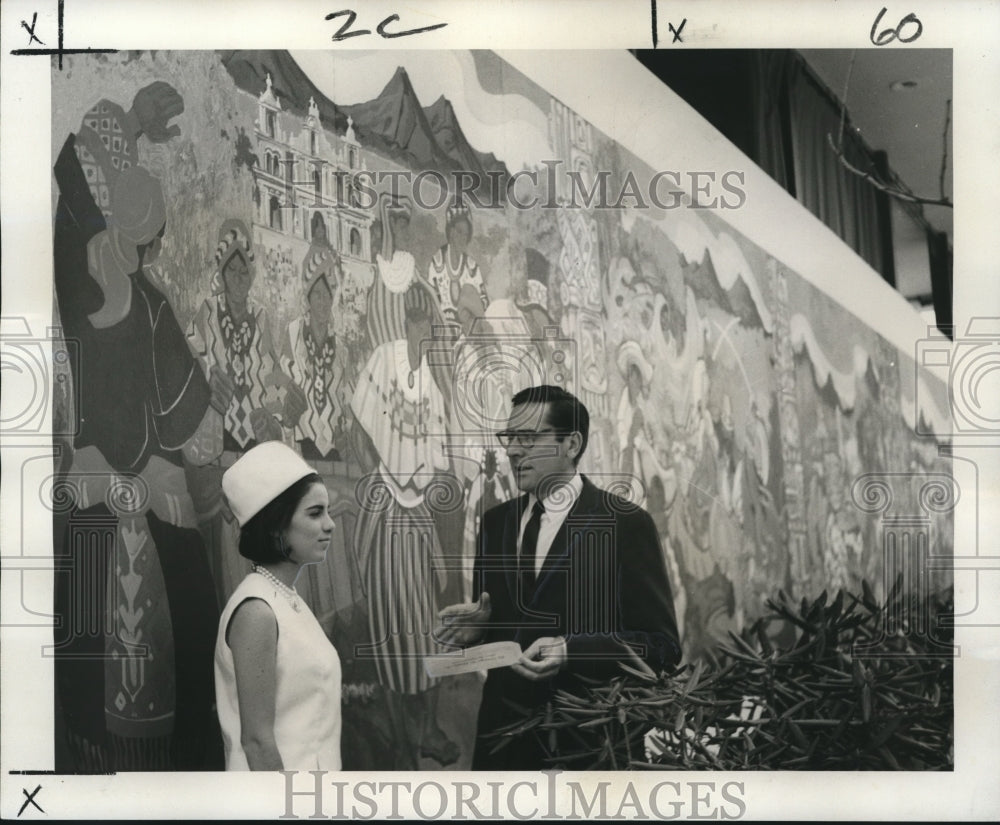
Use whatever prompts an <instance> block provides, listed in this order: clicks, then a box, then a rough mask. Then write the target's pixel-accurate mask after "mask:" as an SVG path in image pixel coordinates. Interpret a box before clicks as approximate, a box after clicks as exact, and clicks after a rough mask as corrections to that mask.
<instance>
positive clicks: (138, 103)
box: [129, 80, 184, 143]
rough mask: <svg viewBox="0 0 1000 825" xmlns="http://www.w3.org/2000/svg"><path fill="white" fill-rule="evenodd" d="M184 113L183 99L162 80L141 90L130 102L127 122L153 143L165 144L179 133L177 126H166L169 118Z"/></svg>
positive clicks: (179, 128) (179, 129)
mask: <svg viewBox="0 0 1000 825" xmlns="http://www.w3.org/2000/svg"><path fill="white" fill-rule="evenodd" d="M183 111H184V99H183V98H182V97H181V96H180V94H178V92H177V90H176V89H175V88H174V87H173V86H171V85H170V84H169V83H167V82H165V81H163V80H157V81H155V82H153V83H150V84H149V85H148V86H144V87H143V88H141V89H140V90H139V91H138V92H137V93H136V96H135V99H134V100H133V101H132V110H131V111H130V112H129V120H131V121H132V122H133V123H134V124H136V125H137V126H138V128H139V134H142V135H145V136H146V137H147V138H149V140H151V141H152V142H153V143H166V142H167V141H168V140H170V138H173V137H177V136H179V135H180V133H181V127H180V126H178V125H177V124H174V125H173V126H168V125H167V122H168V121H169V120H170V118H172V117H175V116H176V115H179V114H180V113H181V112H183Z"/></svg>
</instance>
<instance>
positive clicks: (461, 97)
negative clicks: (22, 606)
mask: <svg viewBox="0 0 1000 825" xmlns="http://www.w3.org/2000/svg"><path fill="white" fill-rule="evenodd" d="M298 59H299V60H301V65H300V63H299V62H297V59H294V58H293V57H292V56H291V55H289V54H288V53H285V52H218V53H209V52H185V53H164V52H156V53H149V54H147V53H143V54H135V53H129V54H116V55H98V56H93V57H87V58H70V59H68V60H67V69H66V71H64V72H62V73H55V72H54V73H53V93H52V101H53V130H52V134H53V142H54V145H53V158H54V178H53V187H54V197H55V198H56V199H57V207H56V215H55V293H56V308H57V319H56V320H57V321H58V322H59V323H61V324H62V327H63V330H64V332H65V334H66V335H67V336H71V337H73V338H75V339H76V340H78V341H80V342H81V345H80V352H81V357H80V359H79V364H77V363H76V362H73V364H74V369H75V370H76V371H74V372H73V374H72V375H71V376H70V378H71V381H72V382H73V384H74V386H75V387H76V389H77V392H75V393H72V392H71V393H68V394H66V395H64V396H60V398H61V399H62V401H61V403H60V404H59V405H58V409H56V411H55V414H56V415H57V416H61V417H64V418H66V419H69V420H72V421H74V422H75V427H71V428H69V429H68V431H75V433H76V435H75V436H74V437H73V439H72V443H69V442H67V443H65V444H62V445H60V446H62V447H63V448H64V450H65V452H64V455H65V456H67V458H66V460H65V461H64V462H63V466H62V467H61V472H62V474H63V478H64V482H65V489H66V490H67V491H68V492H67V495H66V497H65V502H66V506H64V507H60V508H57V509H56V513H55V517H54V533H53V535H54V541H55V543H56V552H57V554H61V555H62V556H64V557H66V565H65V572H64V573H63V574H60V575H58V576H57V577H56V579H57V584H56V594H55V595H56V613H57V615H62V616H65V617H69V615H70V614H71V613H72V612H73V611H78V613H77V614H75V615H83V616H84V618H83V619H80V620H74V621H67V622H65V623H64V624H63V631H62V633H63V638H59V637H58V634H57V656H56V688H57V696H56V707H57V738H58V743H57V759H58V764H59V765H61V768H62V769H65V770H68V771H94V770H153V769H197V768H203V769H218V768H221V767H222V762H221V759H222V757H221V743H220V742H219V740H218V730H217V725H216V723H215V719H214V710H213V708H212V682H211V679H212V669H211V659H212V644H213V643H214V638H215V632H214V626H215V623H217V620H218V615H219V608H220V605H222V604H224V603H225V600H226V599H227V598H228V596H229V595H230V594H231V593H232V590H233V589H234V587H235V586H236V584H237V583H238V582H239V581H240V579H241V578H242V576H243V575H244V572H245V566H244V561H245V560H244V559H242V557H240V556H239V554H238V552H237V549H236V542H237V538H238V530H237V527H236V523H235V520H234V519H233V517H232V514H231V513H230V512H229V511H228V508H227V506H226V504H225V501H224V500H223V498H222V496H221V484H220V479H221V475H222V473H223V472H224V471H225V469H226V468H228V467H229V466H231V465H232V463H233V462H234V461H235V460H236V459H237V458H238V457H239V456H240V455H241V454H242V453H243V452H245V451H246V450H247V449H249V448H250V447H251V446H253V445H254V444H256V443H258V442H260V441H264V440H273V439H277V440H282V441H284V442H285V443H287V444H288V445H289V446H291V447H293V448H294V449H296V450H298V451H299V452H300V453H301V454H302V456H303V457H304V458H305V459H306V460H307V461H308V462H309V463H310V464H312V465H313V466H314V467H316V469H317V471H318V472H319V473H320V475H321V476H322V477H323V479H324V481H325V482H326V484H327V487H328V489H329V492H330V500H331V513H332V515H333V516H334V518H335V520H336V523H337V530H336V531H335V539H334V541H333V542H332V543H331V547H330V551H329V553H328V556H327V559H326V562H325V563H323V564H321V565H314V566H312V567H310V568H309V569H308V572H307V574H306V575H305V576H304V577H303V580H301V581H300V582H299V583H298V589H299V591H300V592H301V593H302V595H303V597H304V598H305V599H306V600H307V601H308V603H309V604H310V607H311V608H312V610H313V611H314V613H315V614H316V616H317V618H318V619H319V620H320V623H321V625H322V626H323V628H324V630H325V631H326V632H327V633H328V635H329V636H330V637H331V639H332V640H333V642H334V644H335V646H336V648H337V650H338V652H339V654H340V657H341V660H342V663H343V673H344V690H343V698H344V703H345V704H344V733H343V737H344V739H343V741H344V748H343V754H344V767H345V768H347V769H354V770H360V769H392V768H433V767H440V766H442V765H444V766H449V767H455V768H464V767H467V766H468V764H469V759H470V758H471V747H472V737H473V733H474V729H475V714H476V710H477V705H478V701H479V691H480V689H481V683H480V681H479V679H478V676H477V675H476V674H467V675H465V676H462V677H453V678H450V679H444V680H434V679H431V678H429V677H428V676H427V674H426V673H425V672H424V671H423V669H422V668H421V667H419V658H418V657H419V656H420V655H421V654H422V653H425V652H426V651H427V650H428V649H429V647H428V645H429V644H430V641H429V637H428V636H427V635H426V633H425V632H424V631H425V630H426V629H428V628H429V627H431V626H432V625H433V623H434V618H435V615H436V611H437V608H438V606H440V605H445V604H451V603H454V602H457V601H462V600H463V599H466V600H467V599H468V598H469V597H470V595H471V562H472V556H473V553H474V544H475V535H476V532H477V530H478V525H479V519H480V517H481V515H482V513H483V512H485V511H486V510H487V509H488V508H489V507H491V506H494V505H495V504H497V503H499V502H501V501H503V500H505V499H507V498H509V497H511V496H513V495H516V492H517V491H516V485H515V484H514V480H513V478H512V476H511V473H510V468H509V465H508V463H507V460H506V456H505V454H504V452H503V451H502V450H500V449H499V448H498V445H497V443H496V441H495V438H494V437H493V433H495V432H496V431H497V430H498V429H500V428H501V427H502V425H503V423H504V422H505V420H506V417H507V411H508V405H509V400H510V397H511V395H512V394H513V393H514V392H515V391H516V390H518V389H520V388H521V387H523V386H527V385H529V384H536V383H543V382H547V383H557V384H560V385H563V386H565V387H566V388H567V389H569V390H571V391H572V392H574V393H576V394H577V395H578V396H579V397H580V398H581V400H583V401H584V403H585V404H586V405H587V407H588V409H589V410H590V413H591V417H592V422H591V437H590V445H589V447H588V451H587V454H586V456H585V458H584V465H583V467H582V469H583V470H584V472H586V473H588V474H589V475H590V476H591V477H592V478H593V479H594V480H595V481H596V483H598V484H599V485H600V486H605V487H614V489H616V491H618V492H620V493H626V492H627V493H628V494H629V495H631V496H632V497H633V498H634V499H635V500H636V501H638V502H640V503H641V504H642V505H643V506H644V507H645V508H646V509H647V510H648V511H649V512H650V514H651V515H652V517H653V519H654V522H655V523H656V525H657V527H658V529H659V532H660V537H661V542H662V550H663V555H664V559H665V562H666V565H667V571H668V574H669V576H670V579H671V584H672V587H673V588H674V591H675V592H674V600H675V604H676V608H677V612H678V616H677V618H678V624H679V625H680V630H681V633H682V640H683V644H684V649H685V653H686V655H687V656H688V657H697V656H699V655H702V654H705V653H706V652H708V651H710V650H711V649H712V647H713V646H714V645H715V644H716V643H717V642H718V641H719V640H722V639H725V638H726V635H727V633H728V631H730V630H737V629H739V628H741V627H743V626H744V625H745V624H746V623H748V622H750V621H753V620H754V619H755V618H757V617H759V616H760V615H761V614H762V613H763V612H764V600H765V599H766V598H768V597H769V596H771V595H773V594H774V593H775V592H776V591H777V590H778V589H779V588H782V589H784V590H785V591H786V592H788V593H790V594H792V595H793V596H805V595H810V594H812V595H816V594H818V593H819V592H820V591H822V590H823V589H829V590H834V589H836V588H839V587H842V586H848V587H854V588H856V587H858V585H859V584H860V581H861V579H866V580H868V581H869V582H872V583H873V584H874V586H875V587H876V588H880V587H881V586H882V582H881V577H882V557H881V548H880V547H879V546H878V542H879V531H878V524H877V520H876V519H875V518H873V517H872V516H871V514H870V513H866V512H863V511H862V510H861V509H859V507H858V506H857V505H856V503H855V501H854V500H853V498H852V484H853V483H854V480H855V479H857V478H859V477H861V476H863V475H865V474H867V473H893V472H915V473H917V474H920V473H926V474H931V473H937V472H947V471H948V467H947V465H946V464H945V463H943V461H942V459H940V458H939V457H938V456H937V450H936V443H935V442H934V439H928V438H919V437H918V436H917V435H916V430H917V429H918V427H917V425H918V421H917V417H918V416H921V417H922V418H923V422H922V425H923V426H921V427H920V429H921V431H924V430H926V429H927V428H928V427H930V428H937V431H939V432H940V431H943V429H942V422H943V420H944V419H943V417H942V416H941V414H940V413H939V412H938V411H939V410H941V409H946V408H947V405H946V400H947V399H946V395H945V389H944V387H943V386H939V385H937V384H934V383H932V382H930V381H929V380H924V379H923V378H922V377H917V378H915V377H914V375H915V373H914V365H913V361H912V358H910V357H909V355H908V354H906V353H900V352H899V351H897V350H896V348H895V347H893V346H891V345H889V344H888V343H887V342H886V341H885V340H884V339H882V338H881V337H880V336H879V335H878V333H877V332H875V331H873V330H871V329H868V328H866V327H864V326H863V325H862V324H861V323H860V322H859V321H858V320H857V319H856V318H854V317H853V316H852V315H851V314H850V313H849V312H848V311H846V310H845V309H843V308H842V307H840V306H839V305H837V304H836V303H835V302H833V301H832V300H831V299H829V298H828V297H826V296H825V295H824V294H823V293H821V292H819V291H818V290H817V289H815V288H814V287H813V286H811V285H810V283H809V282H808V280H807V276H808V273H796V272H792V271H790V270H788V269H787V268H786V267H785V266H784V265H783V264H782V263H781V262H779V261H776V260H774V259H773V258H771V257H770V256H768V255H767V254H765V253H764V252H763V251H761V250H760V249H759V248H757V247H756V246H755V245H754V244H753V243H752V242H751V241H750V240H748V239H746V238H744V237H742V236H740V235H738V234H736V233H735V232H734V231H733V230H732V229H731V228H730V227H729V226H728V224H726V223H725V222H724V221H723V220H722V219H721V218H720V217H719V216H718V215H716V214H714V213H713V212H712V210H693V209H686V208H681V209H673V210H657V209H646V208H637V207H636V204H635V203H634V202H630V201H629V199H628V198H624V199H622V198H620V200H624V203H620V204H619V205H618V206H619V208H600V206H599V205H595V204H593V203H590V204H579V203H576V202H575V200H574V191H575V190H574V188H573V186H574V184H573V179H571V178H567V177H565V176H563V175H561V174H560V175H559V176H554V177H551V178H547V177H546V173H547V172H548V171H549V170H551V169H552V168H555V167H556V166H558V168H560V169H562V170H569V171H572V172H574V173H575V176H576V177H575V180H576V181H579V183H580V184H581V185H583V186H585V187H586V189H587V190H588V191H589V190H590V189H591V188H592V187H593V186H595V185H596V184H597V183H599V182H600V183H606V185H607V187H608V189H609V190H610V191H613V192H620V191H622V187H623V186H624V185H625V184H626V182H627V180H628V178H629V176H630V175H635V176H637V177H640V178H641V177H642V176H643V175H645V176H647V177H648V176H651V175H652V174H653V170H651V169H649V168H648V167H647V166H646V165H645V164H643V163H642V162H641V161H639V160H638V159H637V158H635V157H634V156H633V155H631V154H630V153H629V151H628V148H627V147H624V146H621V145H619V144H617V143H615V142H613V141H611V140H609V139H608V138H607V137H606V136H604V135H603V134H601V133H600V132H599V131H598V130H597V129H595V128H594V127H593V126H592V125H591V124H589V123H587V122H586V121H585V120H583V119H582V118H580V117H579V116H578V115H577V114H576V113H575V112H573V111H572V110H570V109H568V108H567V107H566V106H565V105H564V104H563V103H562V102H560V101H558V100H555V99H554V98H552V97H551V96H550V95H548V94H547V93H546V92H545V91H544V90H543V89H542V88H540V87H539V86H537V85H536V84H534V83H533V82H531V81H530V80H529V79H527V78H526V77H524V76H523V75H521V74H520V73H519V72H517V71H516V70H515V69H513V68H512V67H510V66H508V65H506V64H504V63H503V62H502V61H501V60H500V59H499V58H498V57H496V55H494V54H492V53H490V52H454V53H451V52H448V53H444V52H394V53H389V52H382V53H369V52H365V53H351V52H338V53H336V54H323V55H319V54H316V55H310V56H308V57H305V56H303V57H301V58H298ZM463 171H465V172H471V173H474V174H475V175H476V176H477V177H475V178H474V180H475V181H478V182H479V183H477V184H476V185H475V186H473V188H472V189H466V191H464V192H463V193H458V192H457V187H456V188H454V189H453V188H451V187H450V186H449V184H448V182H449V181H454V180H455V177H454V176H455V174H456V173H458V172H463ZM519 171H534V172H536V173H539V179H541V180H547V182H548V183H550V184H551V187H552V188H551V189H549V188H548V186H547V185H543V186H541V187H540V188H541V190H542V191H541V193H540V194H541V197H540V200H539V205H536V206H535V207H533V208H528V209H522V208H518V207H517V205H516V204H514V203H512V202H511V201H510V199H509V198H508V197H507V195H508V194H509V193H508V190H507V188H506V185H507V183H508V182H509V181H511V180H512V179H513V176H514V175H515V174H516V173H517V172H519ZM599 172H600V173H602V174H598V173H599ZM375 173H379V174H380V175H382V179H381V180H379V179H378V178H377V176H376V174H375ZM385 173H397V174H395V176H393V175H392V174H385ZM416 173H424V175H423V184H422V187H423V188H421V189H419V190H418V191H415V190H414V189H413V188H412V185H413V182H414V180H415V178H414V175H415V174H416ZM604 173H606V174H604ZM407 174H409V178H408V179H407V178H406V175H407ZM441 181H443V182H444V184H445V186H444V189H442V188H441V185H440V182H441ZM394 182H397V183H398V186H397V187H396V188H395V189H394V188H393V186H390V185H388V184H391V183H394ZM483 182H488V183H483ZM497 193H499V197H498V198H497V199H496V200H495V201H494V202H492V203H490V204H489V205H488V206H483V205H482V204H483V203H484V202H485V201H487V200H489V198H490V197H491V196H492V195H496V194H497ZM437 195H441V197H437ZM429 201H430V202H432V204H433V205H429V204H428V202H429ZM633 201H634V199H633ZM751 207H752V205H748V206H747V208H751ZM804 276H805V277H804ZM74 401H75V402H76V406H75V407H74V405H73V402H74ZM900 496H901V499H900V500H901V502H902V503H903V505H904V506H907V505H910V506H912V507H914V508H915V507H917V506H918V502H917V493H916V491H915V490H910V491H904V492H902V493H900ZM933 529H934V531H935V541H936V544H935V548H936V552H939V553H950V551H951V527H950V521H949V517H947V516H941V517H939V518H938V520H937V521H935V523H934V526H933ZM942 575H943V573H942ZM91 583H94V584H93V587H92V586H91ZM401 583H402V584H401ZM88 588H91V589H88ZM94 588H96V589H94ZM106 602H107V604H108V605H113V609H111V608H110V607H109V608H108V609H106V608H105V603H106ZM81 604H82V605H83V606H84V610H83V614H79V610H80V605H81ZM401 616H402V617H405V619H406V621H405V622H404V625H405V627H406V628H408V630H406V631H405V632H399V633H396V632H394V631H393V630H392V628H395V627H397V625H395V624H393V622H396V621H398V619H399V617H401ZM206 628H210V630H206ZM387 628H390V629H389V630H387ZM774 632H775V633H780V632H782V629H781V628H774Z"/></svg>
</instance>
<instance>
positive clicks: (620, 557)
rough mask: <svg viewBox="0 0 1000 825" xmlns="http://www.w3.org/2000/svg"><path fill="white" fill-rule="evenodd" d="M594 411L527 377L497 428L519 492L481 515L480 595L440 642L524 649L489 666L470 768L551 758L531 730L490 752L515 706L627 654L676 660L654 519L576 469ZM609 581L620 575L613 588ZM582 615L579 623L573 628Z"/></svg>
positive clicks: (452, 617) (536, 700) (448, 611)
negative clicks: (597, 554) (513, 659)
mask: <svg viewBox="0 0 1000 825" xmlns="http://www.w3.org/2000/svg"><path fill="white" fill-rule="evenodd" d="M589 419H590V417H589V414H588V412H587V409H586V407H584V406H583V405H582V404H581V403H580V402H579V401H578V400H577V399H576V397H575V396H573V395H572V394H570V393H568V392H566V391H565V390H563V389H561V388H559V387H553V386H540V387H531V388H528V389H526V390H523V391H521V392H519V393H517V394H516V395H515V396H514V398H513V408H512V412H511V417H510V420H509V422H508V425H507V428H506V429H505V430H504V431H503V432H501V433H499V438H500V441H501V443H502V444H503V445H504V446H505V448H506V450H507V454H508V457H509V458H510V462H511V464H512V466H513V467H514V472H515V477H516V479H517V485H518V487H519V488H520V489H521V491H522V492H523V493H524V495H522V496H520V497H519V498H517V499H513V500H511V501H509V502H506V503H504V504H501V505H500V506H499V507H496V508H494V509H493V510H491V511H490V512H488V513H487V514H486V515H485V516H484V518H483V525H482V530H481V532H480V538H479V553H478V556H477V564H476V579H475V595H476V597H477V600H476V602H474V603H472V604H456V605H451V606H450V607H446V608H445V609H444V610H442V611H441V613H440V617H441V625H440V626H439V627H438V628H437V629H436V631H435V632H436V635H437V636H438V638H439V639H440V640H441V641H442V642H443V643H445V644H448V645H460V646H467V645H471V644H476V643H478V642H480V641H482V642H487V643H488V642H497V641H515V642H517V643H518V644H519V645H520V646H521V648H522V651H523V652H522V655H521V658H520V660H519V661H518V662H517V663H515V664H514V665H511V666H510V667H502V668H494V669H492V670H490V671H489V675H488V677H487V679H486V684H485V685H484V687H483V698H482V704H481V706H480V710H479V719H478V727H477V740H476V751H475V754H474V756H473V762H472V767H473V769H474V770H485V769H492V770H540V769H543V768H551V767H553V764H552V763H548V762H546V761H545V760H546V757H547V756H549V754H548V753H546V750H545V748H544V747H543V746H542V745H541V744H540V743H539V742H538V741H537V740H536V738H535V737H534V736H527V735H526V736H521V737H514V738H513V739H512V740H510V741H509V742H508V743H507V744H506V745H505V746H504V747H502V748H500V749H499V750H497V751H496V752H494V753H490V751H491V750H492V749H493V748H494V746H495V745H496V744H497V743H496V742H495V741H493V740H491V739H490V738H489V734H491V733H492V732H494V731H496V730H497V729H498V728H501V727H504V726H507V725H510V724H512V723H516V722H517V721H518V720H520V719H522V718H523V716H522V713H521V712H520V711H518V710H517V709H516V707H517V706H518V705H519V706H520V707H521V708H524V709H526V711H527V712H528V713H529V714H531V713H534V711H535V710H537V709H538V708H539V707H541V706H544V704H545V703H546V702H547V701H548V700H549V699H550V698H551V697H552V695H553V693H554V692H555V691H557V690H564V691H568V692H574V691H576V690H579V688H580V681H579V677H591V678H596V679H610V678H612V677H613V676H615V675H617V674H619V673H620V672H621V670H620V668H619V666H618V664H619V662H620V661H623V660H624V661H629V660H632V661H633V662H634V661H636V659H637V657H638V656H640V655H641V656H642V657H643V658H644V659H645V661H646V662H647V663H648V664H649V665H650V666H652V667H653V668H654V669H655V670H657V671H659V670H660V669H662V668H666V667H670V666H671V665H673V664H675V663H676V662H678V661H679V660H680V656H681V650H680V642H679V639H678V635H677V623H676V621H675V619H674V607H673V601H672V599H671V595H670V582H669V581H668V579H667V573H666V569H665V567H664V563H663V555H662V553H661V549H660V540H659V536H658V535H657V533H656V528H655V526H654V523H653V520H652V519H651V518H650V516H649V514H648V513H647V512H646V511H645V510H642V509H641V508H638V507H636V506H635V505H633V504H630V503H629V502H626V501H625V500H623V499H621V498H619V497H618V496H614V495H612V494H609V493H607V492H605V491H603V490H600V489H598V488H597V487H595V486H594V485H593V484H592V483H591V482H590V481H589V480H588V479H587V478H586V477H585V476H582V475H581V474H580V473H579V472H578V470H577V463H578V462H579V460H580V457H581V456H582V454H583V452H584V451H585V450H586V447H587V439H588V434H589ZM608 522H611V523H610V524H608ZM588 534H589V535H588ZM590 539H596V541H595V542H592V541H590ZM603 540H607V541H610V542H611V543H612V547H613V552H612V553H611V554H609V555H608V556H606V557H604V558H603V561H598V560H597V559H596V558H594V557H593V556H592V555H591V554H590V553H589V552H588V548H590V547H592V546H593V545H598V546H600V545H601V544H602V543H603ZM601 564H605V565H609V566H608V567H605V568H603V569H602V568H601ZM609 582H614V583H616V585H617V586H616V587H613V588H612V589H611V591H610V593H608V590H607V584H608V583H609ZM595 597H596V598H597V602H601V604H600V608H599V609H598V610H597V611H594V610H590V609H588V608H590V607H591V606H592V605H595V604H596V603H597V602H595ZM609 598H610V600H611V601H610V602H609V601H608V599H609ZM597 613H600V615H596V614H597ZM541 614H545V615H546V616H548V617H555V620H556V623H555V625H553V624H552V623H551V621H545V622H542V623H539V622H538V620H537V618H535V619H533V618H532V617H537V616H539V615H541ZM581 620H582V621H581ZM577 621H581V624H580V625H578V626H580V627H583V628H584V630H583V632H580V633H573V632H571V629H570V627H571V623H573V622H577ZM633 645H635V646H636V648H633ZM637 649H638V650H641V651H642V653H638V652H637ZM557 749H558V739H557Z"/></svg>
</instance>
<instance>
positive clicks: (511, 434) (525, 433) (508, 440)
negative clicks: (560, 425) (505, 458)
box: [497, 427, 569, 449]
mask: <svg viewBox="0 0 1000 825" xmlns="http://www.w3.org/2000/svg"><path fill="white" fill-rule="evenodd" d="M550 434H555V435H569V433H568V432H566V431H565V430H554V429H552V428H551V427H549V428H546V429H544V430H504V431H503V432H500V433H497V440H498V441H499V442H500V444H501V446H503V447H505V448H506V447H510V446H512V445H514V444H516V445H517V446H518V447H526V448H529V449H530V448H531V447H534V446H535V444H537V443H538V441H539V439H541V437H542V436H543V435H550Z"/></svg>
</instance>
